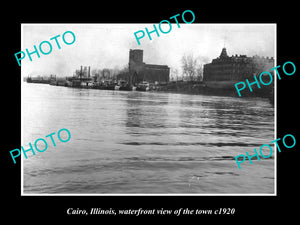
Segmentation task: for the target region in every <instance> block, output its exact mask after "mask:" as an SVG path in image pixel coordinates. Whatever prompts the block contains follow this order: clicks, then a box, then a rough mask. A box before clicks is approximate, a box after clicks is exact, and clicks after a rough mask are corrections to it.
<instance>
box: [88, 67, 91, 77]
mask: <svg viewBox="0 0 300 225" xmlns="http://www.w3.org/2000/svg"><path fill="white" fill-rule="evenodd" d="M90 72H91V67H90V66H89V71H88V77H90V76H91V74H90Z"/></svg>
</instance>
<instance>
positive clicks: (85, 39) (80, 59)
mask: <svg viewBox="0 0 300 225" xmlns="http://www.w3.org/2000/svg"><path fill="white" fill-rule="evenodd" d="M171 25H172V29H171V31H170V32H169V33H167V34H163V33H161V32H160V31H159V35H160V36H159V37H157V35H156V33H155V32H154V33H152V34H151V37H152V40H149V38H148V36H147V34H146V31H145V27H147V28H148V30H149V31H151V30H153V29H154V28H153V24H142V23H137V24H22V28H21V29H22V31H21V35H22V37H21V49H20V51H24V52H25V50H26V49H28V51H29V52H33V51H34V47H33V46H34V45H35V46H36V47H37V49H38V48H39V44H40V43H41V42H43V41H49V42H50V43H51V45H52V52H51V53H50V54H48V55H43V54H42V53H40V52H39V53H40V58H38V57H37V55H36V54H32V55H31V57H32V61H30V60H29V58H28V55H26V57H25V58H24V59H23V60H22V61H21V71H22V76H23V77H24V76H26V77H27V76H28V75H30V76H37V75H50V74H56V75H57V76H58V77H65V76H72V75H73V73H74V71H75V70H76V69H79V68H80V66H91V70H93V69H103V68H111V69H113V68H119V69H122V68H123V67H125V66H126V65H128V60H129V49H143V50H144V62H145V63H148V64H159V65H168V66H169V67H170V68H171V71H173V70H174V69H177V70H178V71H179V73H180V72H181V58H182V57H183V56H184V55H193V57H194V58H197V59H198V62H199V63H200V64H205V63H209V62H211V60H212V59H214V58H216V57H218V56H219V55H220V53H221V51H222V48H223V47H224V46H225V47H226V50H227V53H228V55H229V56H231V55H235V54H238V55H240V54H241V55H247V56H250V57H251V56H253V55H259V56H265V57H266V56H268V57H275V54H276V24H200V23H197V24H196V23H195V24H194V23H192V24H184V23H180V28H178V26H177V24H176V23H172V24H171ZM156 27H157V28H158V24H156ZM168 28H169V27H168V25H167V24H163V26H162V29H163V30H168ZM139 30H143V31H144V32H145V36H144V38H142V39H140V42H141V44H140V45H138V43H137V41H136V39H135V36H134V33H135V32H137V31H139ZM66 31H72V32H73V33H74V34H75V37H76V40H75V42H74V43H73V44H71V45H66V44H65V43H64V42H63V40H62V35H63V34H64V33H65V32H66ZM57 35H60V37H59V38H57V40H58V41H59V44H60V46H61V49H58V48H57V44H56V43H55V40H50V38H52V37H54V36H57ZM65 37H66V40H67V41H72V37H71V35H70V34H67V35H66V36H65ZM47 47H48V46H47V44H44V45H43V49H44V51H47ZM16 63H17V61H16Z"/></svg>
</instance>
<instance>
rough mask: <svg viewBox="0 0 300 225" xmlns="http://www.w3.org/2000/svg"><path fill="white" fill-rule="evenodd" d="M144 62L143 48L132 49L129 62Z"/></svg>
mask: <svg viewBox="0 0 300 225" xmlns="http://www.w3.org/2000/svg"><path fill="white" fill-rule="evenodd" d="M130 61H133V62H135V63H143V50H141V49H130V51H129V62H130Z"/></svg>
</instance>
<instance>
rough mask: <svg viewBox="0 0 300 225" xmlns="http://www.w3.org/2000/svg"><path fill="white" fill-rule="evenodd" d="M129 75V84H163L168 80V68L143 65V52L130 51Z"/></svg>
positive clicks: (139, 50)
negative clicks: (145, 82)
mask: <svg viewBox="0 0 300 225" xmlns="http://www.w3.org/2000/svg"><path fill="white" fill-rule="evenodd" d="M129 74H130V80H129V82H130V83H131V84H137V83H139V82H142V81H147V82H149V83H155V82H158V83H165V82H169V80H170V78H169V75H170V68H169V67H168V66H166V65H154V64H146V63H144V62H143V50H141V49H130V51H129Z"/></svg>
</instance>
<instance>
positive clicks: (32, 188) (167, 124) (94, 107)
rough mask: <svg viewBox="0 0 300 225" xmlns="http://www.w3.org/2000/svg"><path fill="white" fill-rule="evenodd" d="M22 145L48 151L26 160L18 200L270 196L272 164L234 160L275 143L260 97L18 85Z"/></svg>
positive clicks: (268, 113)
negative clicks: (62, 134)
mask: <svg viewBox="0 0 300 225" xmlns="http://www.w3.org/2000/svg"><path fill="white" fill-rule="evenodd" d="M62 128H66V129H68V130H69V131H70V133H71V139H70V141H68V142H65V143H63V142H60V141H59V140H58V137H57V135H56V134H57V132H58V131H59V130H60V129H62ZM53 132H55V133H56V134H55V135H54V136H53V138H54V141H55V143H56V146H55V147H54V146H53V144H52V142H51V140H50V138H49V137H48V138H45V136H46V135H48V134H51V133H53ZM22 138H23V140H22V146H23V147H24V149H28V148H29V142H31V143H32V145H33V144H34V142H35V140H36V139H38V138H44V139H45V140H47V143H48V149H47V150H46V151H45V152H36V155H32V153H31V152H27V155H28V159H25V157H23V156H22V167H23V170H22V183H23V194H273V193H274V192H275V189H274V184H275V176H274V172H275V165H274V158H273V157H272V158H268V159H263V158H262V157H261V161H258V160H255V159H254V158H253V164H252V165H251V164H250V163H249V161H248V160H247V161H246V162H244V163H242V164H241V169H239V168H238V167H237V164H236V162H235V160H234V157H235V156H237V155H240V154H246V152H249V154H254V150H253V149H254V148H257V149H259V147H260V146H261V145H262V144H267V143H269V142H270V141H272V140H274V108H273V107H272V106H271V105H270V103H269V102H268V100H265V99H261V98H255V99H251V98H248V99H245V98H232V97H220V96H204V95H188V94H176V93H153V92H127V91H109V90H108V91H106V90H94V89H76V88H67V87H58V86H50V85H47V84H28V83H24V84H22ZM42 145H43V143H42V142H41V141H40V142H38V147H39V148H40V149H43V146H42ZM265 155H268V153H265Z"/></svg>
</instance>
